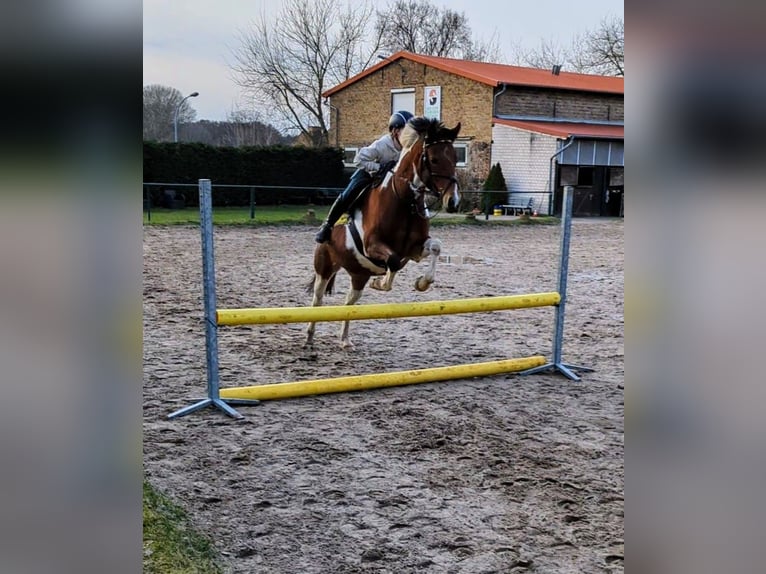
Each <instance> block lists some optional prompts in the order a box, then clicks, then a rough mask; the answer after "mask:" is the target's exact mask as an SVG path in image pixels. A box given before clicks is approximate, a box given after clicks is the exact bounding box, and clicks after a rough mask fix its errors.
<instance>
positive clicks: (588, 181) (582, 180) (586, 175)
mask: <svg viewBox="0 0 766 574" xmlns="http://www.w3.org/2000/svg"><path fill="white" fill-rule="evenodd" d="M593 172H594V169H593V168H592V167H578V168H577V185H578V186H579V187H593Z"/></svg>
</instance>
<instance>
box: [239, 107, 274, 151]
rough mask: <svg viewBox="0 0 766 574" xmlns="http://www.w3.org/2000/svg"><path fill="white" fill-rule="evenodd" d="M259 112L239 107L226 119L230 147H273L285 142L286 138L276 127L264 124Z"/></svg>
mask: <svg viewBox="0 0 766 574" xmlns="http://www.w3.org/2000/svg"><path fill="white" fill-rule="evenodd" d="M261 120H262V115H261V113H260V112H259V111H257V110H248V109H245V108H242V107H237V108H235V109H233V110H232V111H231V112H229V114H228V116H227V117H226V125H227V127H228V130H227V131H228V133H227V143H226V144H225V145H230V146H235V147H238V146H271V145H277V144H281V143H283V142H284V139H285V138H284V136H282V134H281V133H279V131H278V130H277V129H276V128H274V126H270V125H267V124H265V123H263V121H261Z"/></svg>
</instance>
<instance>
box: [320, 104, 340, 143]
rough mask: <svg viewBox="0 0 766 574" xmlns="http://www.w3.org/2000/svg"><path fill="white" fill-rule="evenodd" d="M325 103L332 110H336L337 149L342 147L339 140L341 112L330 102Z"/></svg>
mask: <svg viewBox="0 0 766 574" xmlns="http://www.w3.org/2000/svg"><path fill="white" fill-rule="evenodd" d="M324 103H325V105H326V106H327V107H328V108H330V109H331V110H335V147H340V145H339V141H340V140H339V138H340V125H339V123H340V110H339V109H338V108H336V107H335V106H333V105H332V104H331V103H330V100H327V99H326V100H325V101H324Z"/></svg>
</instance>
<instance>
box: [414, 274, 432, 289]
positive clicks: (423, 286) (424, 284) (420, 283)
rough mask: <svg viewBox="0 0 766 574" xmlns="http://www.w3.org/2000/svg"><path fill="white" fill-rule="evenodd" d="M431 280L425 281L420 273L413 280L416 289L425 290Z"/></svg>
mask: <svg viewBox="0 0 766 574" xmlns="http://www.w3.org/2000/svg"><path fill="white" fill-rule="evenodd" d="M431 283H433V282H432V281H427V280H426V278H425V277H423V276H422V275H421V276H420V277H418V278H417V280H416V281H415V289H417V290H418V291H427V290H428V288H429V287H430V286H431Z"/></svg>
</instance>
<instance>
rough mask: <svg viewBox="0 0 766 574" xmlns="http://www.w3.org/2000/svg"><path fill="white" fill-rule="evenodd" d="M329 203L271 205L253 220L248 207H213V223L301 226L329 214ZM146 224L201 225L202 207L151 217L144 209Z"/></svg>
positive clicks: (260, 209) (166, 211) (258, 209)
mask: <svg viewBox="0 0 766 574" xmlns="http://www.w3.org/2000/svg"><path fill="white" fill-rule="evenodd" d="M309 209H313V210H314V212H315V214H316V215H315V216H316V219H317V220H316V221H315V222H312V221H311V220H310V218H307V214H308V211H309ZM329 210H330V207H329V206H324V205H318V206H309V205H269V206H263V207H256V208H255V219H250V208H249V207H215V208H213V224H214V225H302V224H306V223H316V224H317V225H318V224H319V223H321V221H322V220H323V219H324V218H325V216H326V215H327V212H328V211H329ZM144 224H147V225H190V224H196V225H199V208H198V207H187V208H186V209H152V220H151V221H149V217H148V214H147V213H146V211H144Z"/></svg>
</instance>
